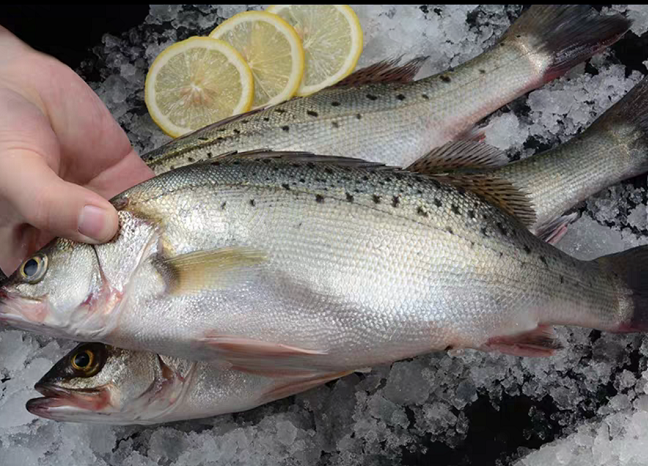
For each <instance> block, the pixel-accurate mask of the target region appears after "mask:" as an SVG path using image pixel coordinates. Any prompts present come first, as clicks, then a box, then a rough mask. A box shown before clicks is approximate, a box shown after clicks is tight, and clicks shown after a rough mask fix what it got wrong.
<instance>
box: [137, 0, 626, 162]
mask: <svg viewBox="0 0 648 466" xmlns="http://www.w3.org/2000/svg"><path fill="white" fill-rule="evenodd" d="M629 27H630V21H629V20H627V19H625V18H623V17H622V16H620V15H613V16H601V15H599V14H598V13H596V12H595V11H594V10H593V9H592V8H590V7H586V6H580V5H571V6H565V5H534V6H532V7H530V8H529V9H528V10H527V11H526V12H524V13H523V14H522V15H521V16H520V17H519V18H518V19H517V21H516V22H515V23H514V24H513V25H511V27H510V28H509V29H508V30H507V32H506V33H505V34H504V36H503V37H502V38H501V40H500V41H499V42H498V43H497V44H496V45H495V46H494V47H493V48H492V49H491V50H489V51H487V52H484V53H482V54H481V55H479V56H477V57H476V58H474V59H472V60H470V61H468V62H466V63H464V64H462V65H461V66H459V67H457V68H456V69H454V70H453V71H450V70H448V71H446V72H443V73H440V74H437V75H434V76H431V77H428V78H425V79H421V80H419V81H416V82H409V83H407V84H403V83H402V81H404V80H405V81H406V80H408V79H410V80H411V79H412V78H413V77H414V75H415V74H416V72H417V71H418V66H417V64H418V63H420V61H417V60H414V61H413V62H411V63H409V64H407V65H405V66H404V67H402V68H397V69H394V70H389V69H388V68H389V64H387V66H386V64H385V63H382V64H378V65H377V66H372V67H369V68H368V69H365V70H360V71H359V72H357V73H356V74H355V75H352V76H351V77H350V78H349V79H347V80H346V82H345V83H341V84H340V85H339V86H337V87H335V88H330V89H326V90H323V91H320V92H318V93H316V94H313V95H311V96H309V97H304V98H298V99H293V100H290V101H287V102H284V103H282V104H279V105H276V106H273V107H270V108H267V109H264V110H261V111H253V112H251V113H248V114H244V115H239V116H236V117H233V118H229V119H227V120H224V121H221V122H218V123H216V124H214V125H211V126H208V127H206V128H203V129H201V130H198V131H196V132H193V133H191V134H189V135H186V136H183V137H180V138H178V139H176V140H174V141H172V142H170V143H168V144H166V145H164V146H162V147H160V148H158V149H156V150H153V151H151V152H149V153H148V154H145V155H143V156H142V158H143V159H144V160H145V161H146V162H147V164H148V165H149V166H150V167H151V168H152V169H153V170H154V172H155V173H156V174H160V173H164V172H166V171H168V170H172V169H174V168H178V167H181V166H184V165H187V164H190V163H193V162H197V161H201V160H207V159H209V158H212V157H215V156H217V155H219V154H223V153H226V152H230V151H234V150H235V151H248V150H255V149H270V150H290V151H295V150H297V151H309V152H314V153H318V154H327V155H338V156H345V157H354V158H360V159H364V160H369V161H373V162H381V163H385V164H389V165H395V166H406V165H409V164H410V163H412V162H414V161H415V160H416V159H418V158H420V157H421V156H423V155H424V154H426V153H427V152H428V151H430V150H431V149H433V148H434V147H437V146H441V145H443V144H445V143H447V142H449V141H452V140H455V139H461V138H464V137H474V135H472V134H471V129H472V128H473V127H474V125H475V124H476V123H477V122H478V121H479V120H481V119H482V118H483V117H485V116H487V115H489V114H490V113H492V112H493V111H495V110H497V109H498V108H500V107H502V106H503V105H505V104H507V103H508V102H510V101H512V100H513V99H515V98H517V97H519V96H521V95H523V94H524V93H526V92H529V91H531V90H532V89H536V88H538V87H540V86H541V85H542V84H544V83H546V82H548V81H550V80H552V79H554V78H557V77H559V76H561V75H563V74H564V73H566V72H567V71H568V70H569V69H571V68H572V67H573V66H575V65H577V64H578V63H581V62H583V61H585V60H587V59H588V58H589V57H591V56H592V55H594V54H596V53H597V52H599V51H600V50H601V49H603V48H604V47H606V46H608V45H610V44H613V43H614V42H616V41H617V40H618V39H619V38H620V37H621V36H622V35H623V34H624V33H625V32H626V31H627V30H628V28H629Z"/></svg>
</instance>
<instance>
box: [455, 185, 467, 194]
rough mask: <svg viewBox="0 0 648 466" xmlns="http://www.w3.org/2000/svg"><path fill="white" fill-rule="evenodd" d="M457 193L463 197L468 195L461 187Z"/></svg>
mask: <svg viewBox="0 0 648 466" xmlns="http://www.w3.org/2000/svg"><path fill="white" fill-rule="evenodd" d="M457 192H458V193H459V194H460V195H462V196H465V195H466V189H465V188H462V187H461V186H459V187H457Z"/></svg>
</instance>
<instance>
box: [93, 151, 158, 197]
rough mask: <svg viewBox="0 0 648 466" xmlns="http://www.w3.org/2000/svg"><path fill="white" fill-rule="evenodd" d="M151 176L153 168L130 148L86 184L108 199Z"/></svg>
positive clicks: (153, 174)
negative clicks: (122, 156) (125, 153)
mask: <svg viewBox="0 0 648 466" xmlns="http://www.w3.org/2000/svg"><path fill="white" fill-rule="evenodd" d="M153 176H155V173H153V170H151V169H150V168H149V167H148V166H147V165H146V164H145V163H144V161H143V160H142V159H141V158H140V157H139V155H137V152H135V151H134V150H132V151H131V152H130V153H129V154H128V155H127V156H126V157H124V158H123V159H121V160H120V161H119V162H118V163H116V164H115V165H113V166H112V167H110V168H108V169H107V170H105V171H103V172H101V174H99V175H98V176H97V177H95V178H94V179H93V180H91V181H90V182H89V183H87V184H86V186H87V187H88V188H90V189H92V190H93V191H95V192H97V193H99V194H101V195H102V196H103V197H105V198H106V199H110V198H112V197H113V196H116V195H117V194H120V193H122V192H123V191H126V190H127V189H128V188H131V187H133V186H135V185H136V184H139V183H141V182H143V181H146V180H148V179H149V178H153Z"/></svg>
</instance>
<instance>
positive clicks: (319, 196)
mask: <svg viewBox="0 0 648 466" xmlns="http://www.w3.org/2000/svg"><path fill="white" fill-rule="evenodd" d="M315 201H317V202H319V203H320V204H321V203H322V202H324V196H322V195H320V194H316V195H315Z"/></svg>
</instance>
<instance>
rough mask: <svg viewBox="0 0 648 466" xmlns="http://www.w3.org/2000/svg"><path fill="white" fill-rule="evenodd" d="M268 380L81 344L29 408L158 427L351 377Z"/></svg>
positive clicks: (42, 384)
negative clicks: (162, 424)
mask: <svg viewBox="0 0 648 466" xmlns="http://www.w3.org/2000/svg"><path fill="white" fill-rule="evenodd" d="M347 374H348V372H343V373H340V374H327V375H324V376H316V377H303V378H285V379H282V378H271V377H262V376H259V375H252V374H246V373H243V372H240V371H236V370H231V369H230V370H223V369H219V368H217V367H214V366H212V365H209V364H206V363H199V362H195V361H187V360H182V359H177V358H169V357H166V356H161V355H158V354H153V353H148V352H142V351H129V350H124V349H120V348H114V347H111V346H106V345H103V344H100V343H82V344H80V345H78V346H77V347H76V348H74V349H73V350H72V351H71V352H70V353H68V354H67V355H65V356H64V357H63V358H62V359H61V360H60V361H58V362H57V363H56V365H55V366H54V367H53V368H52V369H51V370H50V371H49V372H48V373H47V374H45V375H44V376H43V377H42V378H41V379H40V380H39V381H38V383H36V385H35V387H34V388H35V389H36V390H37V391H38V392H40V393H41V394H42V395H43V397H40V398H34V399H31V400H29V401H28V402H27V410H28V411H29V412H30V413H32V414H34V415H36V416H40V417H44V418H47V419H53V420H56V421H67V422H84V423H97V424H115V425H128V424H144V425H146V424H160V423H165V422H173V421H184V420H189V419H198V418H207V417H212V416H217V415H221V414H227V413H236V412H241V411H247V410H250V409H252V408H255V407H257V406H260V405H262V404H265V403H269V402H271V401H274V400H277V399H280V398H284V397H287V396H290V395H293V394H296V393H299V392H303V391H306V390H309V389H311V388H314V387H316V386H318V385H321V384H324V383H326V382H328V381H330V380H334V379H336V378H339V377H343V376H345V375H347Z"/></svg>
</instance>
